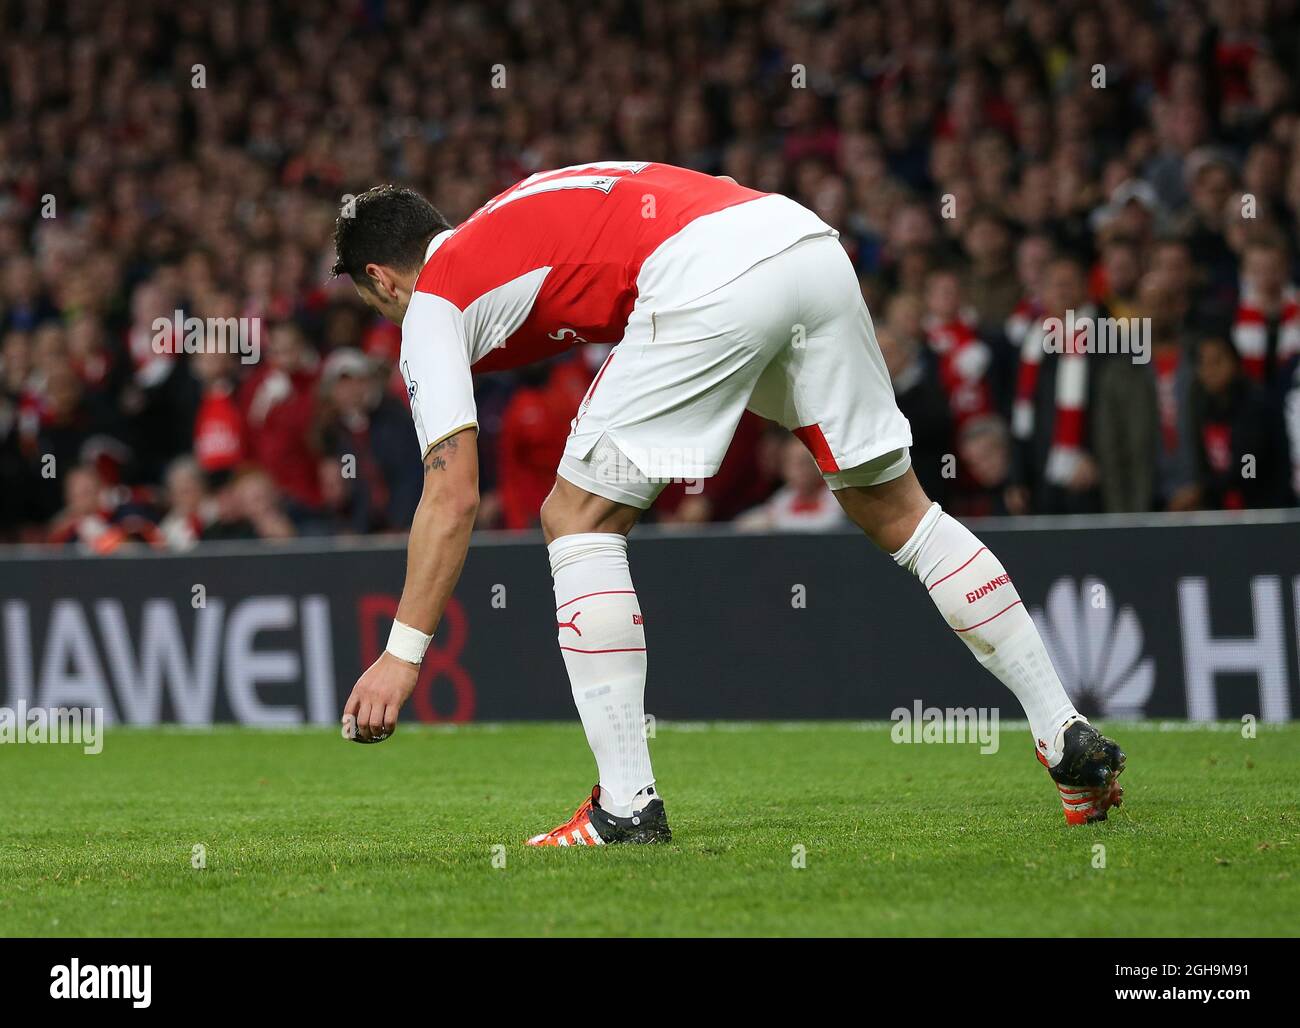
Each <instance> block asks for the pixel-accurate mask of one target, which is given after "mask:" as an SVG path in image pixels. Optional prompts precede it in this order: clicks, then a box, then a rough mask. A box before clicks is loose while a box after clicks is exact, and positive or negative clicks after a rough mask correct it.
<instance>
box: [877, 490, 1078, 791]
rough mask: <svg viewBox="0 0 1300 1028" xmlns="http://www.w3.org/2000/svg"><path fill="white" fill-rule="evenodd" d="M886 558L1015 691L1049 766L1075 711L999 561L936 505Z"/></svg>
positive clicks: (1057, 757) (1055, 758) (1057, 756)
mask: <svg viewBox="0 0 1300 1028" xmlns="http://www.w3.org/2000/svg"><path fill="white" fill-rule="evenodd" d="M893 557H894V560H895V561H896V562H897V563H898V564H899V565H901V566H902V567H905V568H907V570H908V571H910V572H912V574H914V575H915V576H916V577H917V578H919V579H920V580H921V584H922V585H924V586H925V587H926V589H928V590H929V591H930V599H932V600H933V601H934V605H935V606H936V607H938V608H939V613H941V614H942V615H943V616H944V619H945V620H946V621H947V622H948V625H949V627H951V628H952V629H953V630H954V631H955V632H956V633H957V637H958V638H959V639H961V641H962V642H964V643H965V644H966V645H967V646H968V647H970V651H971V652H972V653H973V654H974V655H975V659H976V660H978V661H979V662H980V663H981V664H983V665H984V666H985V667H986V668H988V670H989V671H991V672H992V673H993V674H994V675H995V676H996V677H997V678H998V679H999V680H1000V681H1001V682H1002V684H1003V685H1005V686H1006V687H1007V688H1008V689H1010V690H1011V691H1012V692H1013V693H1015V694H1016V699H1018V700H1019V701H1020V705H1021V706H1022V707H1024V709H1025V715H1026V716H1027V717H1028V718H1029V728H1030V731H1032V732H1033V733H1034V743H1035V746H1036V748H1037V750H1038V753H1039V755H1040V757H1041V758H1042V759H1043V760H1044V761H1046V763H1047V766H1048V767H1054V766H1055V765H1056V764H1057V763H1058V762H1059V761H1060V759H1061V752H1060V739H1061V727H1062V726H1063V725H1064V724H1065V723H1066V722H1067V721H1071V720H1074V719H1078V716H1079V715H1078V711H1076V710H1075V709H1074V704H1073V703H1071V702H1070V697H1069V696H1067V695H1066V693H1065V688H1064V686H1062V685H1061V679H1060V678H1059V677H1058V676H1057V674H1056V669H1055V668H1054V667H1052V661H1051V658H1050V657H1048V655H1047V650H1046V648H1045V647H1044V646H1043V640H1042V638H1041V637H1040V636H1039V634H1038V629H1037V628H1035V627H1034V622H1033V619H1032V618H1031V617H1030V616H1029V612H1028V611H1027V610H1025V605H1024V603H1022V602H1021V600H1020V594H1019V593H1018V592H1016V587H1015V586H1014V585H1012V584H1011V579H1010V578H1009V577H1008V576H1007V572H1006V569H1005V568H1004V567H1003V566H1002V563H1001V562H1000V561H999V560H998V559H997V557H995V556H993V554H992V553H991V552H990V551H989V549H988V547H986V546H985V545H984V544H983V543H981V542H980V541H979V540H978V539H977V538H975V536H974V535H973V534H971V532H970V530H969V529H967V528H966V527H965V526H964V525H963V524H961V522H959V521H956V520H954V519H953V518H950V517H949V516H948V515H947V514H945V513H944V512H943V509H942V508H941V507H940V506H939V505H938V504H937V503H936V504H933V505H932V506H931V507H930V509H929V510H928V511H927V512H926V514H925V517H923V518H922V519H921V523H920V524H919V525H917V526H916V531H915V532H913V533H912V538H911V539H909V540H908V541H907V543H906V544H905V545H904V546H903V548H902V549H901V550H899V551H898V552H897V553H895V554H894V555H893Z"/></svg>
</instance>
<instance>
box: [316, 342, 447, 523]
mask: <svg viewBox="0 0 1300 1028" xmlns="http://www.w3.org/2000/svg"><path fill="white" fill-rule="evenodd" d="M377 371H378V372H379V373H380V374H383V373H384V372H383V369H382V368H380V369H376V367H375V366H374V364H372V362H371V361H370V360H369V359H368V358H367V357H366V356H365V355H364V354H362V353H361V352H360V351H359V350H353V349H346V348H345V349H341V350H335V351H334V352H333V353H332V354H330V355H329V357H328V358H326V360H325V365H324V368H323V369H322V371H321V379H320V389H321V394H322V397H323V409H324V429H323V443H324V445H323V450H324V453H325V454H327V455H328V456H327V457H325V458H323V459H322V460H321V462H320V469H321V488H322V491H323V492H329V493H331V495H332V497H333V503H332V506H333V508H334V511H335V514H336V517H338V518H339V519H340V520H339V523H340V526H341V527H344V528H345V529H346V530H347V531H349V532H352V533H356V534H362V533H366V532H381V531H390V532H391V531H399V530H401V529H405V528H409V527H410V526H411V519H412V518H413V517H414V516H415V508H416V505H417V504H418V503H419V502H420V493H421V491H422V489H423V488H424V480H423V472H422V468H421V465H420V446H419V442H418V441H417V439H416V435H415V428H414V427H413V425H412V423H411V416H410V412H409V411H408V410H407V408H406V406H405V404H403V403H402V402H401V401H400V400H397V399H394V397H393V396H392V394H391V393H389V392H388V391H387V390H386V389H385V388H384V383H383V382H382V381H381V380H380V379H379V378H378V376H377ZM331 479H336V480H337V483H338V488H337V489H335V487H334V485H333V484H332V483H331V481H330V480H331Z"/></svg>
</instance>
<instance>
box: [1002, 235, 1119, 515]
mask: <svg viewBox="0 0 1300 1028" xmlns="http://www.w3.org/2000/svg"><path fill="white" fill-rule="evenodd" d="M1043 311H1044V315H1045V317H1046V318H1047V319H1054V322H1053V323H1050V324H1049V322H1047V321H1042V322H1039V323H1038V324H1036V325H1035V326H1034V328H1033V329H1032V330H1031V331H1030V333H1029V335H1028V336H1026V337H1025V342H1024V345H1023V346H1022V348H1021V360H1020V373H1019V377H1018V379H1017V383H1016V400H1015V409H1014V421H1013V426H1012V427H1013V431H1014V434H1015V438H1016V441H1017V446H1016V459H1015V461H1014V462H1013V470H1012V476H1011V482H1012V485H1011V488H1010V490H1009V492H1008V495H1007V508H1008V509H1009V510H1010V511H1011V512H1012V513H1013V514H1022V513H1028V512H1031V511H1032V512H1033V513H1036V514H1081V513H1091V512H1095V511H1097V510H1099V509H1100V508H1101V496H1100V493H1099V490H1098V483H1099V474H1098V468H1097V461H1096V459H1095V458H1094V457H1093V454H1092V451H1091V446H1092V439H1091V427H1092V412H1093V410H1094V409H1095V407H1094V405H1093V404H1092V403H1091V402H1090V401H1091V399H1092V394H1093V393H1094V392H1095V391H1096V382H1097V375H1096V374H1095V366H1096V364H1097V363H1098V361H1097V360H1096V359H1095V355H1093V354H1090V353H1086V352H1081V351H1080V349H1079V346H1080V343H1081V340H1082V337H1083V333H1085V332H1086V330H1087V326H1086V325H1085V322H1086V321H1087V320H1088V319H1091V318H1094V317H1095V316H1096V313H1097V311H1096V308H1095V307H1093V306H1092V305H1091V304H1090V303H1088V298H1087V287H1086V284H1085V282H1084V276H1083V268H1082V267H1081V266H1080V264H1079V262H1078V261H1077V260H1076V259H1074V258H1073V257H1057V258H1056V259H1055V260H1054V261H1053V262H1052V264H1051V266H1050V267H1049V268H1048V269H1047V275H1046V278H1045V279H1044V284H1043ZM1071 327H1073V333H1072V332H1071ZM1052 332H1055V334H1056V336H1057V339H1058V341H1059V343H1060V346H1059V347H1058V348H1051V349H1049V348H1048V341H1049V338H1050V336H1051V333H1052Z"/></svg>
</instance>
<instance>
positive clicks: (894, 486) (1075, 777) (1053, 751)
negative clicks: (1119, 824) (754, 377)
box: [751, 243, 1123, 822]
mask: <svg viewBox="0 0 1300 1028" xmlns="http://www.w3.org/2000/svg"><path fill="white" fill-rule="evenodd" d="M798 275H799V287H800V292H801V297H802V300H801V311H800V318H801V324H802V325H803V327H804V335H803V339H802V345H801V346H797V347H791V348H790V350H789V352H788V353H786V354H784V355H782V357H781V358H779V359H778V360H774V361H773V363H772V366H771V367H770V368H769V369H768V370H767V371H765V372H764V375H763V376H762V378H761V379H760V380H759V383H758V385H757V387H756V389H755V392H754V397H753V401H752V403H751V407H752V408H753V409H755V410H757V411H758V412H759V413H765V414H767V416H769V417H775V418H777V419H778V420H780V421H781V422H782V424H784V425H786V426H787V427H789V428H791V429H793V430H794V432H795V434H796V435H798V436H799V438H800V439H802V440H803V441H804V443H805V444H806V445H807V446H808V448H809V450H810V451H811V452H812V454H813V456H814V458H815V459H816V460H817V464H818V466H819V467H820V468H821V470H822V473H823V475H824V476H825V477H826V479H827V481H828V483H829V484H830V486H831V488H832V489H834V490H835V495H836V497H837V498H838V499H839V501H840V503H841V505H842V506H843V507H844V510H845V511H846V513H847V514H848V515H849V517H850V518H852V519H853V520H854V521H855V522H856V523H857V524H858V525H859V526H860V527H861V528H862V530H863V531H864V532H865V533H866V534H867V535H868V536H869V537H870V538H871V539H872V540H873V541H874V542H875V543H876V544H877V545H878V546H880V547H881V548H882V549H884V550H885V551H887V552H888V553H890V554H892V555H893V557H894V559H895V561H897V562H898V563H899V564H900V565H902V566H903V567H904V568H906V569H907V570H908V571H910V572H912V574H914V575H915V576H916V577H917V578H919V579H920V580H921V582H922V584H923V585H924V586H925V588H926V589H927V591H928V592H929V594H930V598H931V599H932V600H933V601H934V603H935V605H936V607H938V609H939V612H940V614H941V615H942V616H943V618H944V620H945V621H946V622H947V624H948V625H949V627H950V628H951V629H952V630H953V631H954V632H955V633H956V634H957V636H958V638H959V639H961V640H962V642H964V643H965V644H966V646H967V647H968V648H969V649H970V651H971V653H972V655H973V656H974V657H975V659H976V660H977V661H978V662H979V663H980V664H982V665H983V666H984V667H985V668H987V669H988V670H989V671H990V672H992V673H993V674H994V675H995V676H996V677H997V678H998V679H999V680H1000V681H1002V682H1003V683H1004V684H1005V685H1006V686H1007V687H1008V688H1009V689H1011V691H1012V692H1013V693H1014V694H1015V695H1016V697H1017V698H1018V699H1019V700H1020V703H1021V705H1022V706H1023V707H1024V710H1025V713H1026V715H1027V717H1028V719H1029V722H1030V727H1031V730H1032V731H1033V734H1034V740H1035V749H1036V752H1037V753H1038V756H1039V759H1040V760H1041V761H1042V762H1043V763H1044V764H1045V765H1046V766H1047V767H1048V768H1049V770H1050V771H1051V772H1052V776H1053V778H1054V779H1056V780H1057V783H1058V785H1061V786H1063V790H1062V791H1063V801H1064V803H1065V807H1066V815H1067V820H1070V821H1071V822H1074V821H1076V820H1082V819H1085V818H1086V817H1088V816H1089V815H1092V816H1104V813H1105V809H1106V807H1107V806H1109V805H1111V804H1113V803H1114V802H1117V801H1118V795H1119V794H1118V787H1117V786H1114V778H1115V775H1117V774H1118V772H1119V770H1120V769H1121V768H1122V766H1123V755H1122V754H1120V752H1119V748H1118V747H1116V746H1115V745H1114V744H1113V743H1110V742H1109V741H1108V740H1103V739H1102V737H1101V736H1100V735H1098V734H1097V733H1096V731H1095V730H1093V729H1092V728H1091V727H1090V726H1088V725H1087V723H1086V721H1084V720H1083V719H1082V718H1080V717H1079V715H1078V713H1077V712H1076V711H1075V709H1074V706H1073V704H1072V703H1071V702H1070V699H1069V696H1068V695H1066V692H1065V689H1064V688H1063V687H1062V685H1061V681H1060V679H1059V677H1058V676H1057V674H1056V670H1055V668H1054V667H1053V666H1052V662H1051V659H1050V658H1049V657H1048V654H1047V651H1046V649H1045V648H1044V646H1043V642H1042V639H1041V638H1040V637H1039V635H1038V631H1037V629H1036V628H1035V627H1034V623H1033V621H1032V619H1031V618H1030V617H1029V614H1028V612H1027V611H1026V610H1025V607H1024V604H1023V603H1021V602H1020V597H1019V596H1018V594H1017V593H1016V590H1015V586H1014V585H1013V584H1012V582H1011V579H1010V578H1009V577H1008V575H1007V572H1006V569H1005V568H1003V566H1002V564H1001V562H1000V561H999V560H998V559H997V557H996V556H995V555H994V554H993V553H992V552H991V551H990V550H989V549H988V548H987V547H986V546H984V545H983V543H981V542H980V540H979V539H977V538H976V537H975V536H974V535H973V534H972V533H971V532H970V531H969V530H967V529H966V528H965V526H963V525H962V524H960V523H959V522H958V521H956V520H955V519H953V518H951V517H949V516H948V515H947V514H945V513H943V511H942V510H941V509H940V507H939V505H938V504H932V503H931V502H930V501H929V499H928V498H927V497H926V495H925V493H924V491H923V490H922V489H921V486H920V484H919V483H918V482H917V480H916V475H915V474H914V473H913V472H912V470H911V462H910V459H909V457H908V450H907V448H908V447H909V446H910V445H911V432H910V429H909V427H908V425H907V421H906V419H905V418H904V417H903V416H902V414H901V413H900V412H899V410H898V407H897V404H896V403H895V402H894V396H893V390H892V388H891V386H890V383H889V376H888V373H887V372H886V370H885V367H884V361H883V359H882V358H881V356H880V349H879V346H878V345H877V343H876V338H875V331H874V329H873V327H872V325H871V318H870V315H869V314H868V313H867V310H866V306H865V304H863V303H862V301H861V296H860V294H859V292H858V285H857V279H856V276H855V275H854V273H853V269H852V266H851V264H850V263H849V261H848V259H847V257H846V256H845V255H844V253H843V250H842V249H841V248H839V247H838V246H834V247H832V246H825V245H821V244H820V243H819V244H818V245H816V246H815V247H810V248H809V250H808V252H807V253H806V254H805V261H804V262H803V265H802V266H801V267H800V268H799V269H798ZM1076 726H1077V727H1076ZM1112 787H1113V788H1114V792H1113V793H1112ZM1067 790H1069V795H1066V794H1065V793H1066V791H1067ZM1081 790H1087V791H1086V794H1084V792H1082V791H1081Z"/></svg>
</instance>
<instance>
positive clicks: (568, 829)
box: [526, 785, 673, 846]
mask: <svg viewBox="0 0 1300 1028" xmlns="http://www.w3.org/2000/svg"><path fill="white" fill-rule="evenodd" d="M646 795H647V796H649V797H652V798H651V799H650V801H649V802H648V803H646V805H645V806H644V807H642V808H641V809H640V810H636V811H633V813H632V816H631V817H618V816H616V815H614V814H611V813H609V811H607V810H602V809H601V807H600V786H599V785H597V786H596V787H595V788H593V789H592V790H591V795H590V796H589V797H587V800H586V801H585V802H584V803H583V804H582V806H580V807H579V808H578V809H577V810H576V811H574V814H573V817H571V818H569V820H567V821H566V822H564V824H562V825H560V826H559V827H558V828H552V829H551V830H550V831H549V832H543V833H542V834H541V835H534V836H533V837H532V838H531V839H529V840H528V841H527V843H526V845H528V846H607V845H611V844H613V843H616V842H631V843H657V842H672V839H673V833H672V831H671V829H669V827H668V816H667V815H666V814H665V813H664V801H663V800H661V799H660V798H659V796H658V795H657V794H656V793H655V791H654V786H651V787H650V788H649V789H648V790H647V791H646Z"/></svg>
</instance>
